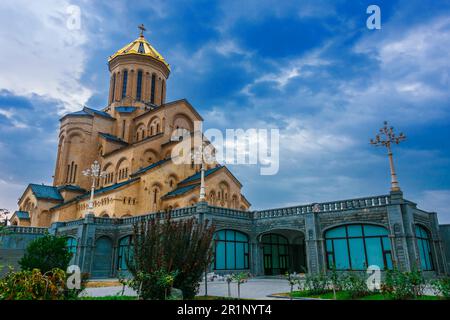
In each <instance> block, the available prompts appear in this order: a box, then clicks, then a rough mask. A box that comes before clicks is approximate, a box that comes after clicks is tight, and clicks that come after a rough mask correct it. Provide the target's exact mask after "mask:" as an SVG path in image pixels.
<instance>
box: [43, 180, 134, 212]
mask: <svg viewBox="0 0 450 320" xmlns="http://www.w3.org/2000/svg"><path fill="white" fill-rule="evenodd" d="M139 179H140V178H133V179H129V180H127V181H123V182H119V183H116V184H113V185H110V186H107V187H104V188H100V189H97V190H95V191H94V195H99V194H102V193H105V192H108V191H111V190H115V189H118V188H120V187H123V186H125V185H127V184H130V183H132V182H135V181H136V180H139ZM90 195H91V193H90V192H86V193H85V194H82V195H79V196H78V197H75V198H73V199H71V200H69V201H67V202H64V203H61V204H58V205H56V206H54V207H52V208H51V209H56V208H59V207H62V206H64V205H66V204H69V203H72V202H75V201H78V200H81V199H84V198H89V197H90Z"/></svg>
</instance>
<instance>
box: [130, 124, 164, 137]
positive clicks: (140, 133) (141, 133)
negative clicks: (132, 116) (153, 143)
mask: <svg viewBox="0 0 450 320" xmlns="http://www.w3.org/2000/svg"><path fill="white" fill-rule="evenodd" d="M161 132H162V131H161V126H160V125H159V123H157V124H156V125H154V126H153V125H152V126H150V128H149V129H148V135H147V134H146V133H147V131H146V130H145V128H143V127H141V128H138V129H137V132H136V141H141V140H144V139H145V138H147V137H152V136H154V135H157V134H159V133H161Z"/></svg>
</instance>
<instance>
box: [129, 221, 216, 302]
mask: <svg viewBox="0 0 450 320" xmlns="http://www.w3.org/2000/svg"><path fill="white" fill-rule="evenodd" d="M213 234H214V227H213V226H212V225H210V224H209V223H208V221H205V222H199V221H198V220H197V219H196V218H190V219H185V220H180V221H174V220H172V219H171V218H170V216H169V217H168V218H164V219H161V218H158V217H157V218H154V219H150V220H148V221H142V222H140V223H137V224H135V225H134V236H133V254H132V255H131V256H132V259H129V260H127V265H128V269H129V270H130V272H131V274H132V276H133V278H134V281H133V285H132V286H133V287H134V288H135V289H136V290H138V291H139V294H140V295H141V296H142V297H143V298H144V299H164V298H165V297H166V291H167V288H166V287H164V286H163V285H160V284H163V283H164V284H167V283H168V282H167V281H163V280H164V279H167V277H168V276H170V277H173V283H172V287H175V288H178V289H181V291H182V292H183V296H184V297H185V298H187V299H192V298H194V297H195V295H196V294H197V292H198V289H199V282H200V280H201V276H202V273H203V271H204V270H205V269H206V268H207V267H208V266H209V264H210V263H211V260H212V247H211V242H212V238H213Z"/></svg>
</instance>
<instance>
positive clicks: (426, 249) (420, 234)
mask: <svg viewBox="0 0 450 320" xmlns="http://www.w3.org/2000/svg"><path fill="white" fill-rule="evenodd" d="M416 238H417V246H418V247H419V255H420V266H421V268H422V270H426V271H428V270H434V267H433V258H432V254H431V245H430V233H429V232H428V230H426V229H425V228H424V227H422V226H418V225H416Z"/></svg>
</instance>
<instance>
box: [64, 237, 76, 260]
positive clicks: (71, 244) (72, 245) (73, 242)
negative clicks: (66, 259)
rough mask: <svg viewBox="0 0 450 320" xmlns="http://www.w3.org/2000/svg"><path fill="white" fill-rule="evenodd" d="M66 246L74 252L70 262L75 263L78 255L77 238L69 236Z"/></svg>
mask: <svg viewBox="0 0 450 320" xmlns="http://www.w3.org/2000/svg"><path fill="white" fill-rule="evenodd" d="M66 246H67V250H68V251H69V252H70V253H71V254H72V257H71V258H70V264H74V263H75V258H76V255H77V247H78V242H77V239H75V238H73V237H69V238H67V242H66Z"/></svg>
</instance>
